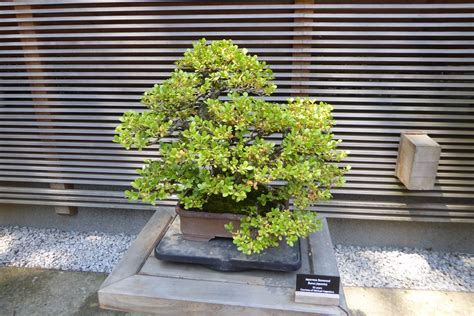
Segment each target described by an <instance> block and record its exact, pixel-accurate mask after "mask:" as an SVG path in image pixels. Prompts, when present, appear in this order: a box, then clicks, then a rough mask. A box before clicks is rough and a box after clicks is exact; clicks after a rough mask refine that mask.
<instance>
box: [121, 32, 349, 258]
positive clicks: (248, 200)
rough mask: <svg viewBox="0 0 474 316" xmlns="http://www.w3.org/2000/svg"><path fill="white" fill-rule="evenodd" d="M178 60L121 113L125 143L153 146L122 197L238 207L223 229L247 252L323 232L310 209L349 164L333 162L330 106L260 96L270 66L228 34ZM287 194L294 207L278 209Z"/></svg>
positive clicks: (270, 88)
mask: <svg viewBox="0 0 474 316" xmlns="http://www.w3.org/2000/svg"><path fill="white" fill-rule="evenodd" d="M176 66H177V67H176V69H175V70H174V72H173V73H172V74H171V76H170V78H169V79H167V80H165V81H163V82H162V83H161V84H157V85H155V86H154V87H153V88H152V89H151V90H149V91H147V92H145V94H144V96H143V97H142V99H141V101H142V103H143V104H144V105H145V106H146V107H147V110H146V111H144V112H133V111H130V112H126V113H125V114H124V115H123V117H122V118H121V124H120V125H119V126H118V127H117V129H116V131H117V132H118V135H117V136H116V137H115V141H116V142H118V143H120V144H122V145H123V146H124V147H125V148H127V149H130V148H134V149H139V150H140V149H142V148H146V147H148V146H150V145H153V144H159V153H160V157H159V158H157V159H151V160H148V161H146V162H145V164H144V166H143V168H142V169H141V170H139V171H138V173H139V175H140V176H139V177H138V178H137V179H136V180H135V181H134V182H133V183H132V187H133V190H131V191H127V192H126V195H127V196H128V197H129V198H130V199H133V200H136V199H141V200H142V201H144V202H148V203H151V204H155V203H156V201H157V200H162V199H167V198H169V197H171V196H173V195H177V196H178V198H179V203H181V205H182V207H183V208H184V209H188V210H193V211H206V212H225V213H235V214H243V215H244V217H243V218H242V220H241V225H240V228H238V229H237V228H235V227H232V225H227V227H226V229H227V230H229V231H231V232H232V234H233V240H234V243H235V244H236V245H237V246H238V249H239V250H240V251H242V252H244V253H246V254H250V253H258V252H260V251H262V250H263V249H265V248H267V247H272V246H277V245H278V244H279V242H280V240H283V239H285V240H286V242H287V243H288V244H289V245H293V244H294V243H295V242H296V241H297V239H298V237H306V236H308V235H309V234H311V233H312V232H315V231H317V230H318V229H320V222H319V221H318V219H317V218H316V213H315V212H311V211H309V210H308V207H309V206H310V205H313V204H315V203H316V202H318V201H321V200H328V199H329V198H330V197H331V193H330V189H331V188H332V187H336V186H340V185H342V184H343V183H344V178H343V175H344V173H345V172H346V170H348V168H349V167H338V165H337V162H339V161H341V160H342V159H343V158H344V157H345V156H346V153H345V152H343V151H338V150H337V149H336V147H337V145H338V144H339V143H340V141H338V140H334V139H333V135H332V134H331V132H330V130H331V127H332V126H333V124H334V120H333V118H332V115H331V110H332V108H331V106H330V105H328V104H326V103H324V102H316V101H315V100H313V99H307V98H304V99H303V98H296V99H289V100H288V102H287V103H285V104H278V103H271V102H266V101H265V100H263V99H262V98H261V97H262V96H269V95H271V94H272V93H273V92H274V91H275V89H276V88H277V87H276V85H275V84H273V83H272V80H273V78H274V77H273V73H272V71H271V70H270V68H269V67H268V66H267V65H266V64H265V62H261V61H259V60H258V59H257V56H251V55H249V54H248V53H247V50H245V49H239V48H238V47H237V46H236V45H233V43H232V41H230V40H220V41H214V42H210V43H208V42H206V40H205V39H202V40H200V41H198V42H197V43H195V44H194V45H193V49H192V50H188V51H186V53H185V54H184V58H183V59H181V60H179V61H177V62H176ZM290 198H292V199H293V205H294V209H293V210H289V209H288V207H282V205H285V204H284V202H285V201H288V200H289V199H290ZM282 202H283V203H282Z"/></svg>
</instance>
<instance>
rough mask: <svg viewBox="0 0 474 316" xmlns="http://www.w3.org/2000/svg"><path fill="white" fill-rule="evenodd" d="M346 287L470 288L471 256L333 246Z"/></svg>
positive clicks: (473, 284) (473, 267)
mask: <svg viewBox="0 0 474 316" xmlns="http://www.w3.org/2000/svg"><path fill="white" fill-rule="evenodd" d="M335 250H336V258H337V261H338V266H339V272H340V274H341V280H342V283H343V284H344V285H346V286H361V287H385V288H406V289H419V290H438V291H463V292H473V291H474V278H473V276H474V255H473V254H466V253H456V252H438V251H430V250H424V249H415V248H395V247H352V246H341V245H337V246H336V247H335Z"/></svg>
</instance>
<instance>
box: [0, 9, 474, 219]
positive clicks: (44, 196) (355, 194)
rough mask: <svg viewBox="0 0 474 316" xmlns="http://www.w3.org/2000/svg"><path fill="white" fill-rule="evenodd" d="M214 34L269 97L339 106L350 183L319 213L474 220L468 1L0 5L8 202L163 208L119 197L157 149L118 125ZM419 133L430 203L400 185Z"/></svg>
mask: <svg viewBox="0 0 474 316" xmlns="http://www.w3.org/2000/svg"><path fill="white" fill-rule="evenodd" d="M202 37H206V38H208V39H221V38H232V39H233V40H234V41H235V42H236V43H237V44H239V45H240V46H242V47H247V48H248V49H249V51H250V52H252V53H256V54H258V55H259V56H260V58H261V59H262V60H266V61H268V63H269V64H270V65H271V67H272V69H273V70H274V72H275V73H276V77H277V79H276V82H277V84H278V86H279V89H278V92H277V93H276V94H275V95H274V96H272V97H271V98H269V100H274V101H284V100H286V99H287V98H288V97H289V96H291V95H309V96H312V97H317V98H318V99H320V100H324V101H328V102H330V103H332V104H333V105H334V107H335V111H334V115H335V117H336V119H337V126H336V127H335V128H334V131H335V132H336V134H337V136H338V137H339V138H341V139H343V140H344V146H343V148H344V149H348V150H350V151H351V155H350V157H349V158H348V159H347V162H348V163H349V164H351V165H352V167H353V170H352V171H351V173H350V174H349V175H348V176H347V179H348V183H347V185H346V186H345V187H344V188H341V189H339V190H336V191H335V199H334V201H332V202H330V203H327V204H323V205H320V206H318V207H316V208H315V209H316V210H318V211H319V212H320V213H322V214H326V215H328V216H335V217H350V218H374V219H407V220H436V221H465V222H474V206H473V204H474V203H473V194H474V159H473V158H474V109H473V96H474V89H473V87H474V3H472V1H369V0H367V1H363V0H361V1H344V0H332V1H329V0H326V1H324V0H318V1H315V2H311V1H300V2H293V1H157V0H154V1H151V0H139V1H136V0H135V1H121V0H113V1H111V0H97V1H93V0H75V1H61V0H49V1H21V0H19V1H16V2H15V1H4V2H0V203H17V204H43V205H54V206H76V207H108V208H135V209H150V208H152V207H151V206H148V205H142V204H138V203H129V202H127V201H126V200H125V199H124V198H123V193H122V191H123V190H124V189H125V188H126V187H127V186H128V184H129V182H130V181H131V180H132V179H133V178H134V176H135V171H134V170H135V169H136V168H139V167H140V166H141V162H142V161H143V159H144V158H150V157H155V156H156V155H157V151H156V148H155V149H150V150H147V151H143V152H133V151H125V150H123V149H121V148H120V147H119V146H118V145H116V144H114V143H112V142H111V139H112V136H113V134H114V127H115V126H116V125H117V122H118V121H117V120H118V118H119V117H120V115H121V114H122V113H123V112H124V111H125V110H127V109H141V108H142V107H141V105H140V103H139V102H138V99H139V97H140V95H141V94H142V92H143V91H144V90H145V89H147V88H149V87H151V86H152V85H153V84H154V83H156V82H160V81H161V80H163V79H165V78H166V77H167V76H168V74H169V73H170V71H172V69H173V62H174V60H176V59H177V58H179V56H180V55H181V54H182V53H183V52H184V51H185V49H186V48H188V47H190V44H191V43H192V42H193V41H195V40H197V39H199V38H202ZM407 130H423V131H426V132H427V133H428V134H429V135H430V136H432V137H433V138H434V139H435V140H436V141H437V142H439V143H440V144H441V146H442V154H441V163H440V167H439V171H438V178H437V183H436V187H435V189H434V190H433V191H423V192H420V191H411V192H410V191H407V190H405V189H404V187H403V186H402V185H401V184H400V182H399V181H398V180H397V179H396V178H395V177H394V169H395V161H396V156H397V146H398V142H399V135H400V132H402V131H407ZM51 184H64V185H68V186H63V187H62V188H59V189H58V187H57V186H56V187H51V186H50V185H51ZM165 203H168V204H170V203H174V202H173V201H167V202H165Z"/></svg>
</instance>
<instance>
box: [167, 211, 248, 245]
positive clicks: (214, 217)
mask: <svg viewBox="0 0 474 316" xmlns="http://www.w3.org/2000/svg"><path fill="white" fill-rule="evenodd" d="M176 213H177V214H178V215H179V220H180V225H181V233H182V234H183V238H184V239H187V240H196V241H209V240H211V239H212V238H214V237H225V238H232V235H231V234H230V233H229V232H228V231H227V230H226V229H225V228H224V225H226V224H228V223H232V225H234V229H239V227H240V219H241V218H242V215H237V214H229V213H208V212H194V211H188V210H185V209H183V208H181V207H180V206H179V204H178V205H177V206H176Z"/></svg>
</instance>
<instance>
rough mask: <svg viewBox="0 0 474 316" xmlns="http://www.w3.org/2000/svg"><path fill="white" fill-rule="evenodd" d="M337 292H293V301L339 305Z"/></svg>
mask: <svg viewBox="0 0 474 316" xmlns="http://www.w3.org/2000/svg"><path fill="white" fill-rule="evenodd" d="M339 299H340V297H339V294H322V293H308V292H301V291H296V292H295V302H296V303H303V304H316V305H335V306H337V305H339Z"/></svg>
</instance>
